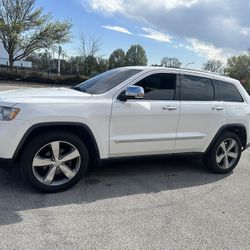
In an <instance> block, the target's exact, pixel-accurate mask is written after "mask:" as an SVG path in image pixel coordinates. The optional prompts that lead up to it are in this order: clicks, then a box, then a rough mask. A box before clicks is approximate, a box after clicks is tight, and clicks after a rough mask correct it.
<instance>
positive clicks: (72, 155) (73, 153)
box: [61, 149, 80, 162]
mask: <svg viewBox="0 0 250 250" xmlns="http://www.w3.org/2000/svg"><path fill="white" fill-rule="evenodd" d="M79 156H80V154H79V152H78V151H77V150H76V149H73V151H71V152H70V153H68V154H67V155H65V156H63V157H62V159H61V162H66V161H70V160H73V159H75V158H78V157H79Z"/></svg>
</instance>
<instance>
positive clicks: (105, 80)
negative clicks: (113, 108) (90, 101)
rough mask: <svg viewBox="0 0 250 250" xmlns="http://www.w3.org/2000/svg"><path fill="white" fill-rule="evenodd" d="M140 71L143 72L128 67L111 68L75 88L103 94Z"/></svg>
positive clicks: (94, 93) (89, 92)
mask: <svg viewBox="0 0 250 250" xmlns="http://www.w3.org/2000/svg"><path fill="white" fill-rule="evenodd" d="M139 72H141V70H138V69H128V68H118V69H113V70H109V71H107V72H105V73H102V74H100V75H97V76H95V77H93V78H90V79H89V80H87V81H85V82H83V83H81V84H79V85H77V86H75V87H73V89H75V90H78V91H82V92H85V93H88V94H93V95H98V94H103V93H105V92H107V91H109V90H110V89H112V88H114V87H116V86H118V85H119V84H121V83H122V82H124V81H126V80H127V79H129V78H130V77H132V76H134V75H136V74H138V73H139Z"/></svg>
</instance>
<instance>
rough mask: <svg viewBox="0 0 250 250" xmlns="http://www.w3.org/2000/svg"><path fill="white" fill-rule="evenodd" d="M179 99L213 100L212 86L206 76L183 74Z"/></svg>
mask: <svg viewBox="0 0 250 250" xmlns="http://www.w3.org/2000/svg"><path fill="white" fill-rule="evenodd" d="M181 100H183V101H213V100H214V88H213V84H212V81H211V80H210V79H208V78H204V77H198V76H189V75H183V76H182V81H181Z"/></svg>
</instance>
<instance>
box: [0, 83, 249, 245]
mask: <svg viewBox="0 0 250 250" xmlns="http://www.w3.org/2000/svg"><path fill="white" fill-rule="evenodd" d="M19 87H20V86H19ZM0 89H1V87H0ZM249 236H250V151H249V150H248V151H245V152H244V153H243V156H242V159H241V161H240V163H239V165H238V167H237V168H236V169H235V171H234V172H233V173H231V174H227V175H215V174H211V173H209V172H208V171H207V170H206V169H205V167H204V165H203V163H202V160H201V159H199V158H193V157H185V158H168V157H164V158H163V157H162V158H150V159H140V160H138V159H137V160H129V161H112V162H108V163H105V164H104V165H103V166H102V167H101V168H100V169H98V170H95V171H93V172H91V173H89V174H88V175H87V177H86V178H84V179H82V180H81V181H80V182H79V183H78V184H77V185H76V186H75V187H74V188H72V189H70V190H68V191H66V192H62V193H57V194H43V193H39V192H37V191H35V190H33V189H32V188H30V187H29V186H28V185H27V184H25V183H24V182H23V181H22V180H21V178H20V173H19V169H18V165H16V166H15V169H14V172H13V174H12V175H8V173H6V172H5V171H4V170H0V249H1V250H2V249H84V250H85V249H101V250H106V249H133V250H134V249H143V250H144V249H150V250H151V249H162V250H166V249H250V237H249Z"/></svg>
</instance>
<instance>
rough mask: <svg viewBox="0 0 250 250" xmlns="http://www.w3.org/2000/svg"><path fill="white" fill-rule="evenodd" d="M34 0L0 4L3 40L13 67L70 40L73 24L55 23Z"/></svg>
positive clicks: (0, 34)
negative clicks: (39, 51) (22, 60)
mask: <svg viewBox="0 0 250 250" xmlns="http://www.w3.org/2000/svg"><path fill="white" fill-rule="evenodd" d="M42 12H43V9H42V8H36V7H35V0H1V1H0V40H1V41H2V43H3V46H4V48H5V50H6V51H7V53H8V55H9V64H10V68H11V69H12V68H13V65H14V62H15V61H17V60H21V59H23V58H25V57H27V56H28V55H30V54H31V53H32V52H34V51H36V50H39V49H46V48H48V47H50V46H52V45H54V44H57V43H65V42H68V41H69V40H70V29H71V23H70V22H69V21H65V22H59V21H53V20H52V17H51V15H49V14H42Z"/></svg>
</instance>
